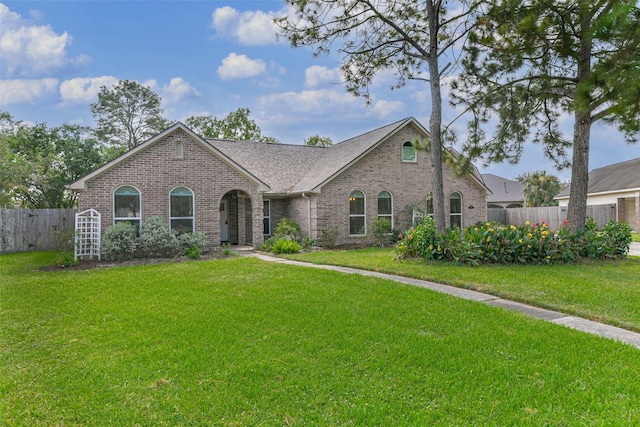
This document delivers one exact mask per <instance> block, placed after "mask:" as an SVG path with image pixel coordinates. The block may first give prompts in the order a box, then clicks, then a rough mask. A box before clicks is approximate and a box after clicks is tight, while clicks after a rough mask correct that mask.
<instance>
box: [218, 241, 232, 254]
mask: <svg viewBox="0 0 640 427" xmlns="http://www.w3.org/2000/svg"><path fill="white" fill-rule="evenodd" d="M220 246H222V253H223V254H224V255H231V243H223V244H222V245H220Z"/></svg>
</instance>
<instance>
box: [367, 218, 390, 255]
mask: <svg viewBox="0 0 640 427" xmlns="http://www.w3.org/2000/svg"><path fill="white" fill-rule="evenodd" d="M371 233H373V237H374V239H375V241H376V245H378V246H380V247H381V248H382V247H384V246H386V245H388V244H390V243H391V242H392V238H393V234H392V233H393V230H392V229H391V220H390V219H388V218H373V219H372V220H371Z"/></svg>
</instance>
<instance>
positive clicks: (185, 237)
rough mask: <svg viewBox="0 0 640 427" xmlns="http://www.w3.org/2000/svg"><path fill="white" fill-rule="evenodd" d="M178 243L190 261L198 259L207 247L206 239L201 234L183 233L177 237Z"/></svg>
mask: <svg viewBox="0 0 640 427" xmlns="http://www.w3.org/2000/svg"><path fill="white" fill-rule="evenodd" d="M178 241H179V242H180V245H181V246H182V249H183V251H184V253H185V254H186V255H187V256H188V257H189V258H191V259H198V258H200V255H202V250H203V249H204V248H205V247H206V245H207V238H206V237H205V235H204V234H203V233H200V232H195V233H184V234H181V235H180V236H178Z"/></svg>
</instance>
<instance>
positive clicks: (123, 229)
mask: <svg viewBox="0 0 640 427" xmlns="http://www.w3.org/2000/svg"><path fill="white" fill-rule="evenodd" d="M136 235H137V229H136V226H135V225H133V224H131V223H129V222H125V221H123V222H117V223H115V224H114V225H112V226H111V227H108V228H107V229H106V230H105V232H104V236H103V237H102V242H101V244H100V246H101V247H100V251H101V253H102V256H103V257H104V259H106V260H112V261H118V262H120V261H124V260H126V259H129V258H131V257H132V256H134V255H135V253H136V250H137V249H138V239H137V236H136Z"/></svg>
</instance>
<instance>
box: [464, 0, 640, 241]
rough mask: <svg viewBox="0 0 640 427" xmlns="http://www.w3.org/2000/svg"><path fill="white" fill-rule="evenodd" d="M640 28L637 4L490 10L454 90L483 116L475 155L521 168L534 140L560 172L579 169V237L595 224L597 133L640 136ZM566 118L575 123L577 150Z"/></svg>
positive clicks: (575, 208) (475, 125)
mask: <svg viewBox="0 0 640 427" xmlns="http://www.w3.org/2000/svg"><path fill="white" fill-rule="evenodd" d="M639 23H640V12H639V10H638V7H637V6H636V1H635V0H573V1H566V2H556V1H553V0H535V1H529V2H522V1H520V0H505V1H501V2H493V3H490V4H488V10H487V14H486V16H485V17H484V18H483V19H482V20H481V21H479V25H477V26H476V28H474V30H473V31H472V32H471V33H470V36H469V39H468V43H467V45H466V52H467V54H468V55H466V57H465V58H464V60H463V66H464V67H463V69H464V72H463V73H462V75H461V76H459V79H458V80H457V83H456V85H454V91H455V92H457V95H456V96H457V99H456V101H455V102H456V103H460V104H466V105H467V106H468V108H469V110H470V111H471V112H472V113H473V119H472V120H471V121H470V123H469V126H468V129H469V136H470V137H469V140H468V141H467V143H466V145H465V151H466V152H467V153H469V155H470V156H471V157H472V158H473V159H475V158H479V157H482V158H484V159H485V161H487V162H493V161H496V162H500V161H503V160H509V161H511V162H517V161H518V160H519V159H520V156H521V154H522V150H523V146H524V143H525V142H526V141H527V140H528V138H529V137H530V135H531V134H533V141H534V142H535V143H539V144H542V145H543V147H544V152H545V154H546V155H547V156H548V157H549V158H551V159H553V160H554V161H555V162H556V164H557V165H558V167H568V166H569V165H571V195H570V201H569V209H568V220H569V226H570V227H572V228H574V229H578V228H582V227H584V225H585V222H586V198H587V188H588V173H589V171H588V167H589V150H590V132H591V125H592V124H593V123H596V122H598V121H602V122H608V123H611V124H615V125H617V127H618V129H619V130H620V131H621V132H622V133H623V134H624V135H625V136H626V138H627V140H628V141H630V142H631V141H635V140H636V139H637V136H638V133H639V132H640V48H639V46H640V24H639ZM564 113H571V114H572V115H573V123H574V126H573V139H572V140H571V141H569V140H567V139H565V138H564V137H563V134H562V132H561V130H560V120H561V118H562V115H563V114H564ZM494 117H495V119H496V120H495V121H494V122H491V123H492V124H493V123H494V124H495V132H489V135H487V133H486V131H487V125H488V124H490V121H491V119H492V118H494ZM570 150H571V156H569V151H570Z"/></svg>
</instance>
